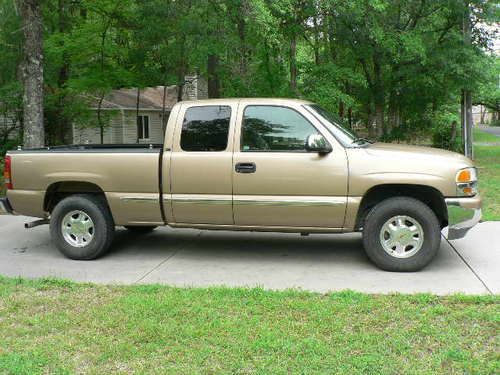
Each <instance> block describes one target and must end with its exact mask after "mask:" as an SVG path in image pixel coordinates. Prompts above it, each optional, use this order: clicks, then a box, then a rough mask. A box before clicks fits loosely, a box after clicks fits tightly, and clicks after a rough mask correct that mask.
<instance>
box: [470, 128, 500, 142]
mask: <svg viewBox="0 0 500 375" xmlns="http://www.w3.org/2000/svg"><path fill="white" fill-rule="evenodd" d="M473 138H474V142H478V143H483V142H484V143H500V137H499V136H496V135H494V134H489V133H486V132H484V131H481V130H479V129H474V135H473Z"/></svg>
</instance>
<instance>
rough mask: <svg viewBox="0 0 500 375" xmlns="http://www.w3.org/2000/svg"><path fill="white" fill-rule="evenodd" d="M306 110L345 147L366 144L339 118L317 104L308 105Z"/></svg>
mask: <svg viewBox="0 0 500 375" xmlns="http://www.w3.org/2000/svg"><path fill="white" fill-rule="evenodd" d="M305 107H306V108H308V109H309V110H310V111H311V112H312V113H313V114H314V115H315V116H316V117H317V118H318V120H319V121H321V123H322V124H323V125H324V126H325V127H326V128H327V129H328V130H329V131H330V133H332V134H333V135H334V136H335V137H336V138H337V139H338V140H339V141H341V142H342V143H344V144H345V145H349V146H354V145H356V144H360V142H359V141H362V142H361V143H367V142H366V141H365V140H363V139H362V138H359V137H358V136H357V135H356V133H355V132H354V131H352V130H351V129H348V128H347V127H346V126H345V125H344V124H343V121H342V120H341V118H340V117H339V116H337V115H336V114H334V113H331V112H328V111H327V110H325V109H323V108H321V107H320V106H319V105H317V104H308V105H306V106H305Z"/></svg>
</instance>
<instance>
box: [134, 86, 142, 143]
mask: <svg viewBox="0 0 500 375" xmlns="http://www.w3.org/2000/svg"><path fill="white" fill-rule="evenodd" d="M140 99H141V89H140V88H139V87H137V98H136V101H135V124H136V125H135V127H136V133H137V139H136V143H139V125H140V124H139V100H140Z"/></svg>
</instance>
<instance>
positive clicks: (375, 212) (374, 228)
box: [363, 197, 441, 272]
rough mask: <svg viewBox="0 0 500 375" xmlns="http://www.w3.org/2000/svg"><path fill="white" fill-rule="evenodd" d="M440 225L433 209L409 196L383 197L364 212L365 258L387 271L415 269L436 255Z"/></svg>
mask: <svg viewBox="0 0 500 375" xmlns="http://www.w3.org/2000/svg"><path fill="white" fill-rule="evenodd" d="M440 242H441V228H440V225H439V221H438V219H437V217H436V215H435V214H434V212H433V211H432V210H431V209H430V208H429V207H428V206H427V205H426V204H424V203H422V202H421V201H419V200H417V199H414V198H409V197H397V198H390V199H386V200H384V201H382V202H380V203H379V204H377V205H376V206H375V207H374V208H373V209H372V210H371V211H370V212H369V213H368V215H367V217H366V219H365V223H364V228H363V245H364V247H365V251H366V254H367V255H368V257H369V258H370V259H371V260H372V261H373V262H374V263H375V264H376V265H377V266H379V267H380V268H382V269H384V270H387V271H399V272H404V271H407V272H408V271H418V270H420V269H422V268H424V267H425V266H426V265H427V264H429V263H430V262H431V260H432V259H433V258H434V257H435V256H436V254H437V252H438V250H439V246H440Z"/></svg>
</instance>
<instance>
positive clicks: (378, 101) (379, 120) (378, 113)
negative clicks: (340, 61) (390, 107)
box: [373, 56, 387, 137]
mask: <svg viewBox="0 0 500 375" xmlns="http://www.w3.org/2000/svg"><path fill="white" fill-rule="evenodd" d="M373 69H374V76H375V84H374V89H375V92H374V96H375V123H376V134H377V137H381V136H382V135H386V134H387V128H386V124H385V121H384V116H385V94H384V87H383V83H382V67H381V66H380V62H379V61H378V58H376V56H375V57H374V59H373Z"/></svg>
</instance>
